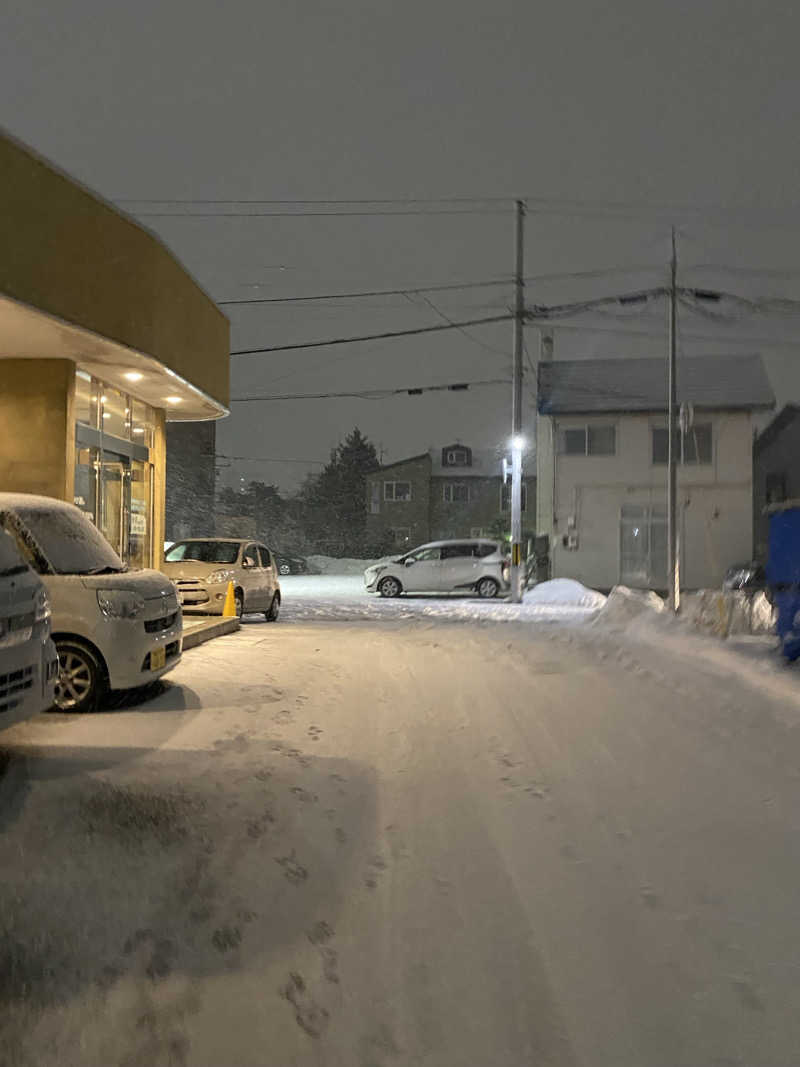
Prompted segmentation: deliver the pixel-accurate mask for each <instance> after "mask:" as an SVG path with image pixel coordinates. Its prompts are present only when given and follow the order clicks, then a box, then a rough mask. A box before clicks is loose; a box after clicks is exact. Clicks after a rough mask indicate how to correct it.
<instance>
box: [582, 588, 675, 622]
mask: <svg viewBox="0 0 800 1067" xmlns="http://www.w3.org/2000/svg"><path fill="white" fill-rule="evenodd" d="M665 607H666V605H665V603H664V601H663V600H662V599H661V597H660V596H659V595H658V593H653V592H651V591H650V590H649V589H629V588H628V587H627V585H615V586H614V588H613V589H612V590H611V592H610V593H609V595H608V597H607V598H606V601H605V604H604V605H603V606H602V607H601V609H600V611H599V612H598V613H597V617H596V618H595V620H594V621H595V622H597V623H600V624H604V625H612V626H624V625H625V624H626V623H629V622H632V621H633V620H634V619H637V618H639V616H640V615H650V616H653V615H658V614H660V613H661V612H663V611H664V609H665Z"/></svg>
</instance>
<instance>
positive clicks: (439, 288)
mask: <svg viewBox="0 0 800 1067" xmlns="http://www.w3.org/2000/svg"><path fill="white" fill-rule="evenodd" d="M510 284H511V281H510V279H509V280H504V279H502V278H498V279H497V280H496V281H486V282H459V283H456V282H452V283H448V284H445V285H423V286H417V287H415V288H406V289H373V290H367V291H361V292H355V293H322V294H318V295H316V296H269V297H243V298H241V299H233V300H217V301H216V303H217V304H220V305H229V304H301V303H304V302H306V301H313V300H358V299H362V298H367V297H373V296H407V295H408V294H409V293H444V292H449V291H452V290H459V289H489V288H493V287H496V286H500V285H510Z"/></svg>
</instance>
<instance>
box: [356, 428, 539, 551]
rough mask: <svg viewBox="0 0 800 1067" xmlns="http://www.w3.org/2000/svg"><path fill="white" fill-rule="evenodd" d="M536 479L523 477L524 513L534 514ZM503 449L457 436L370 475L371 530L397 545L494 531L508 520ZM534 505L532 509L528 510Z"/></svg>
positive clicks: (368, 530) (508, 499) (408, 544)
mask: <svg viewBox="0 0 800 1067" xmlns="http://www.w3.org/2000/svg"><path fill="white" fill-rule="evenodd" d="M535 496H536V479H535V477H533V475H532V474H531V475H530V476H528V477H526V478H525V479H524V482H523V517H524V516H525V515H526V514H530V515H531V516H533V514H535ZM509 507H510V486H508V485H504V484H503V474H502V453H500V454H498V453H496V452H493V451H489V450H482V451H479V450H477V449H472V448H470V447H469V446H468V445H465V444H462V443H461V442H460V441H457V442H456V443H455V444H452V445H445V446H444V447H443V448H435V449H430V450H429V451H428V452H422V453H421V454H419V455H416V456H410V457H409V458H408V459H401V460H398V461H397V462H396V463H388V464H384V465H383V466H381V467H379V468H378V470H376V471H374V472H373V473H372V474H369V475H368V476H367V532H368V535H369V536H370V538H371V539H374V540H375V541H380V540H383V539H389V538H390V539H391V540H393V542H394V544H395V545H396V546H397V547H404V546H409V547H410V546H413V545H418V544H423V543H424V542H425V541H437V540H441V539H446V538H455V537H484V536H490V535H492V534H493V532H494V531H496V530H497V529H498V528H502V526H503V524H505V525H508V524H509V521H510V519H509ZM528 509H530V510H528Z"/></svg>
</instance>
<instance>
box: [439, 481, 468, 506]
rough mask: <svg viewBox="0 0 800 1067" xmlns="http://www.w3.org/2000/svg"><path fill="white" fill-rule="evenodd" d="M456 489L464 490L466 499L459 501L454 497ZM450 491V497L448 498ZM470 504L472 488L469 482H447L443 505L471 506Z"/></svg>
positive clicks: (443, 494) (443, 487) (444, 487)
mask: <svg viewBox="0 0 800 1067" xmlns="http://www.w3.org/2000/svg"><path fill="white" fill-rule="evenodd" d="M455 489H463V490H464V499H463V500H457V499H456V497H455V496H454V495H453V491H454V490H455ZM448 490H449V496H448ZM469 502H470V486H469V482H445V483H444V485H443V486H442V503H444V504H469Z"/></svg>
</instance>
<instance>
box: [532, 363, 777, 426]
mask: <svg viewBox="0 0 800 1067" xmlns="http://www.w3.org/2000/svg"><path fill="white" fill-rule="evenodd" d="M538 384H539V394H538V395H539V401H538V409H539V412H540V414H542V415H577V414H588V413H591V412H612V411H613V412H635V411H665V410H666V407H667V362H666V360H665V359H578V360H575V359H571V360H557V361H553V362H546V363H540V364H539V373H538ZM678 403H691V404H693V405H694V406H695V407H697V408H705V409H719V410H725V411H737V410H738V411H752V410H755V409H757V408H771V407H773V406H774V404H775V397H774V395H773V392H772V388H771V387H770V384H769V379H768V378H767V374H766V371H765V369H764V364H763V362H762V360H761V356H758V355H754V356H697V357H693V358H691V359H679V360H678Z"/></svg>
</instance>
